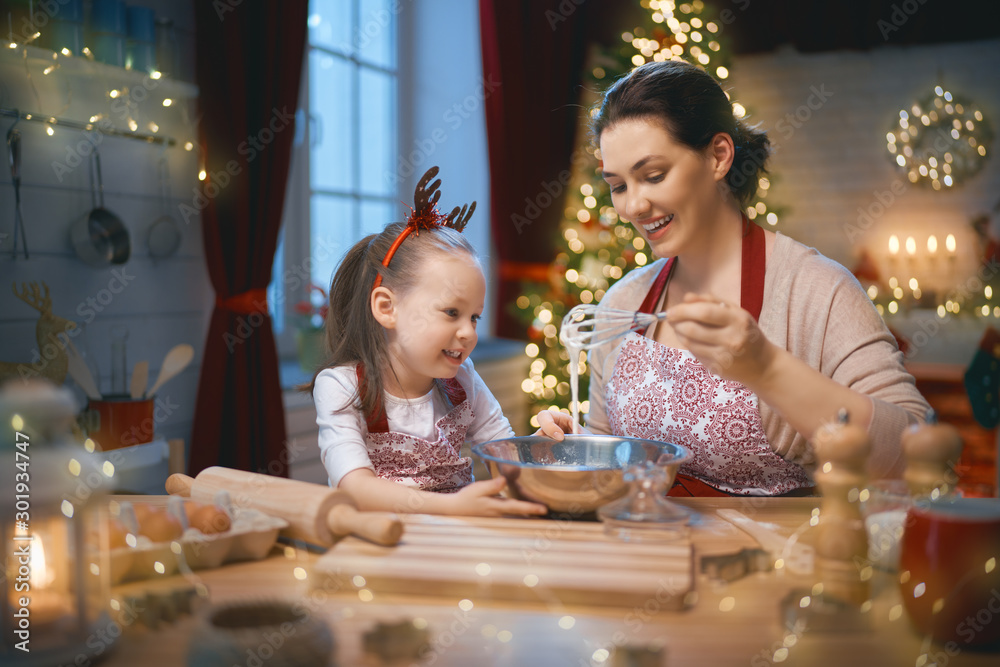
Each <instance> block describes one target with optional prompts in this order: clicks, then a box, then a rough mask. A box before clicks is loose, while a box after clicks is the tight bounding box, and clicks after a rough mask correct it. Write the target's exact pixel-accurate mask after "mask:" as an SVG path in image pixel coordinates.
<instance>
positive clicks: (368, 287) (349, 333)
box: [308, 222, 479, 418]
mask: <svg viewBox="0 0 1000 667" xmlns="http://www.w3.org/2000/svg"><path fill="white" fill-rule="evenodd" d="M405 228H406V224H405V223H402V222H394V223H392V224H390V225H388V226H387V227H386V228H385V229H383V230H382V232H381V233H379V234H371V235H369V236H366V237H365V238H363V239H361V240H360V241H358V242H357V243H355V244H354V246H353V247H352V248H351V249H350V250H348V251H347V254H345V255H344V258H343V259H342V260H341V262H340V266H339V267H338V268H337V271H336V273H335V274H334V276H333V282H332V283H331V285H330V309H329V311H328V312H327V315H326V348H327V353H328V356H327V361H326V363H325V364H324V365H323V366H322V367H321V368H320V371H322V370H323V369H324V368H335V367H337V366H346V365H348V364H354V363H357V364H360V365H361V367H362V369H363V371H364V382H361V383H359V384H358V395H357V396H356V397H355V401H356V402H357V403H356V404H357V405H358V407H360V409H361V410H362V411H363V412H364V415H365V417H366V418H377V417H378V416H379V415H378V413H379V412H380V410H381V406H382V392H383V391H384V390H385V385H384V382H383V381H382V373H383V372H385V371H391V368H392V366H391V364H390V361H389V351H388V346H387V344H386V333H385V329H384V328H383V327H382V325H381V324H379V323H378V321H377V320H376V319H375V316H374V315H373V314H372V309H371V293H372V288H373V286H374V284H375V278H376V277H377V276H378V275H379V274H381V275H382V285H383V286H384V287H387V288H389V289H390V290H392V291H393V292H394V293H395V294H396V295H397V296H398V297H400V298H402V297H405V295H406V293H407V292H409V291H410V290H411V289H412V288H413V286H414V285H415V284H416V282H417V277H418V276H419V275H420V271H423V270H426V269H427V267H428V266H429V264H430V262H431V261H432V259H433V255H434V254H436V253H446V254H452V253H454V252H456V251H460V252H465V253H467V254H468V256H469V257H471V258H473V259H474V260H476V262H478V261H479V255H478V254H477V253H476V250H475V248H473V247H472V244H471V243H469V241H468V239H466V238H465V236H464V235H463V234H461V233H460V232H457V231H455V230H454V229H451V228H449V227H436V228H434V229H426V230H421V231H420V233H419V235H417V234H410V235H409V236H408V237H407V238H406V239H405V240H404V241H403V243H402V244H401V245H400V246H399V248H398V249H397V250H396V253H395V254H394V255H393V256H392V261H391V262H389V266H382V259H383V258H384V257H385V254H386V252H388V251H389V247H390V246H391V245H392V243H393V241H395V240H396V239H397V238H398V237H399V235H400V234H401V233H402V232H403V230H404V229H405ZM316 375H319V371H317V373H316ZM315 386H316V376H315V375H314V376H313V380H312V382H311V383H310V384H309V385H308V390H309V391H310V392H312V391H313V389H314V388H315Z"/></svg>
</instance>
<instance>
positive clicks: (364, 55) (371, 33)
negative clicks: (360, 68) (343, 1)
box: [354, 0, 401, 69]
mask: <svg viewBox="0 0 1000 667" xmlns="http://www.w3.org/2000/svg"><path fill="white" fill-rule="evenodd" d="M400 6H401V5H400V3H399V1H398V0H361V7H360V15H359V17H358V30H357V32H356V33H354V34H355V37H356V38H355V40H354V46H355V47H356V48H357V49H358V57H359V58H361V60H363V61H365V62H367V63H372V64H373V65H378V66H379V67H386V68H389V69H396V14H395V13H393V7H396V8H399V7H400Z"/></svg>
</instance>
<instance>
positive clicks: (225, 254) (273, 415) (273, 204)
mask: <svg viewBox="0 0 1000 667" xmlns="http://www.w3.org/2000/svg"><path fill="white" fill-rule="evenodd" d="M194 7H195V15H196V24H197V37H196V42H197V55H198V58H197V65H196V78H197V83H198V88H199V112H200V114H201V117H200V121H199V127H198V133H199V138H200V141H201V145H202V147H203V159H204V169H205V172H206V174H207V178H206V179H205V181H204V182H203V183H202V195H203V199H202V202H203V203H202V205H203V206H204V208H203V209H202V211H201V216H202V233H203V237H204V243H205V260H206V262H207V264H208V272H209V276H210V277H211V280H212V286H213V287H214V289H215V294H216V305H215V310H214V311H213V312H212V319H211V323H210V325H209V330H208V338H207V339H206V341H205V351H204V359H203V362H202V367H201V377H200V379H199V383H198V403H197V406H196V409H195V415H194V426H193V433H192V439H191V454H190V462H189V464H188V470H189V472H190V473H191V474H192V475H195V474H197V473H198V472H199V471H200V470H203V469H204V468H207V467H208V466H213V465H223V466H227V467H232V468H240V469H243V470H252V471H255V472H267V473H270V474H273V475H280V476H287V475H288V469H287V468H288V466H287V463H288V462H287V458H286V455H285V438H286V434H285V418H284V407H283V402H282V391H281V385H280V382H279V378H278V357H277V351H276V348H275V342H274V333H273V331H272V328H271V320H270V318H269V317H268V315H267V300H266V297H265V288H266V287H267V284H268V283H269V282H270V280H271V265H272V262H273V260H274V252H275V248H276V246H277V242H278V230H279V227H280V225H281V212H282V204H283V203H284V198H285V182H286V181H287V178H288V171H289V166H290V160H291V147H292V139H293V137H294V134H295V129H294V116H295V111H296V107H297V104H298V95H299V80H300V73H301V71H302V66H303V54H304V53H305V43H306V18H307V12H308V3H307V2H285V3H282V2H278V1H277V0H266V1H263V2H244V3H239V4H237V3H217V2H196V3H194Z"/></svg>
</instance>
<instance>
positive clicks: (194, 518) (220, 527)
mask: <svg viewBox="0 0 1000 667" xmlns="http://www.w3.org/2000/svg"><path fill="white" fill-rule="evenodd" d="M188 522H189V523H190V524H191V527H192V528H194V529H196V530H200V531H201V532H203V533H204V534H206V535H214V534H216V533H224V532H226V531H227V530H229V528H230V527H231V526H232V521H231V520H230V519H229V515H228V514H226V510H224V509H222V508H221V507H219V506H218V505H204V506H202V507H200V508H198V509H197V510H195V511H194V513H193V514H189V515H188Z"/></svg>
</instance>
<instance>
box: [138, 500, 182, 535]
mask: <svg viewBox="0 0 1000 667" xmlns="http://www.w3.org/2000/svg"><path fill="white" fill-rule="evenodd" d="M183 533H184V529H183V528H182V527H181V522H180V521H178V520H177V519H176V518H174V517H173V516H171V515H170V514H168V513H167V512H166V511H165V510H162V509H152V508H151V509H150V511H149V512H147V513H146V514H145V516H144V517H143V518H142V519H141V520H140V521H139V534H140V535H145V536H146V537H148V538H149V539H151V540H152V541H153V542H169V541H170V540H176V539H177V538H179V537H180V536H181V535H182V534H183Z"/></svg>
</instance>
